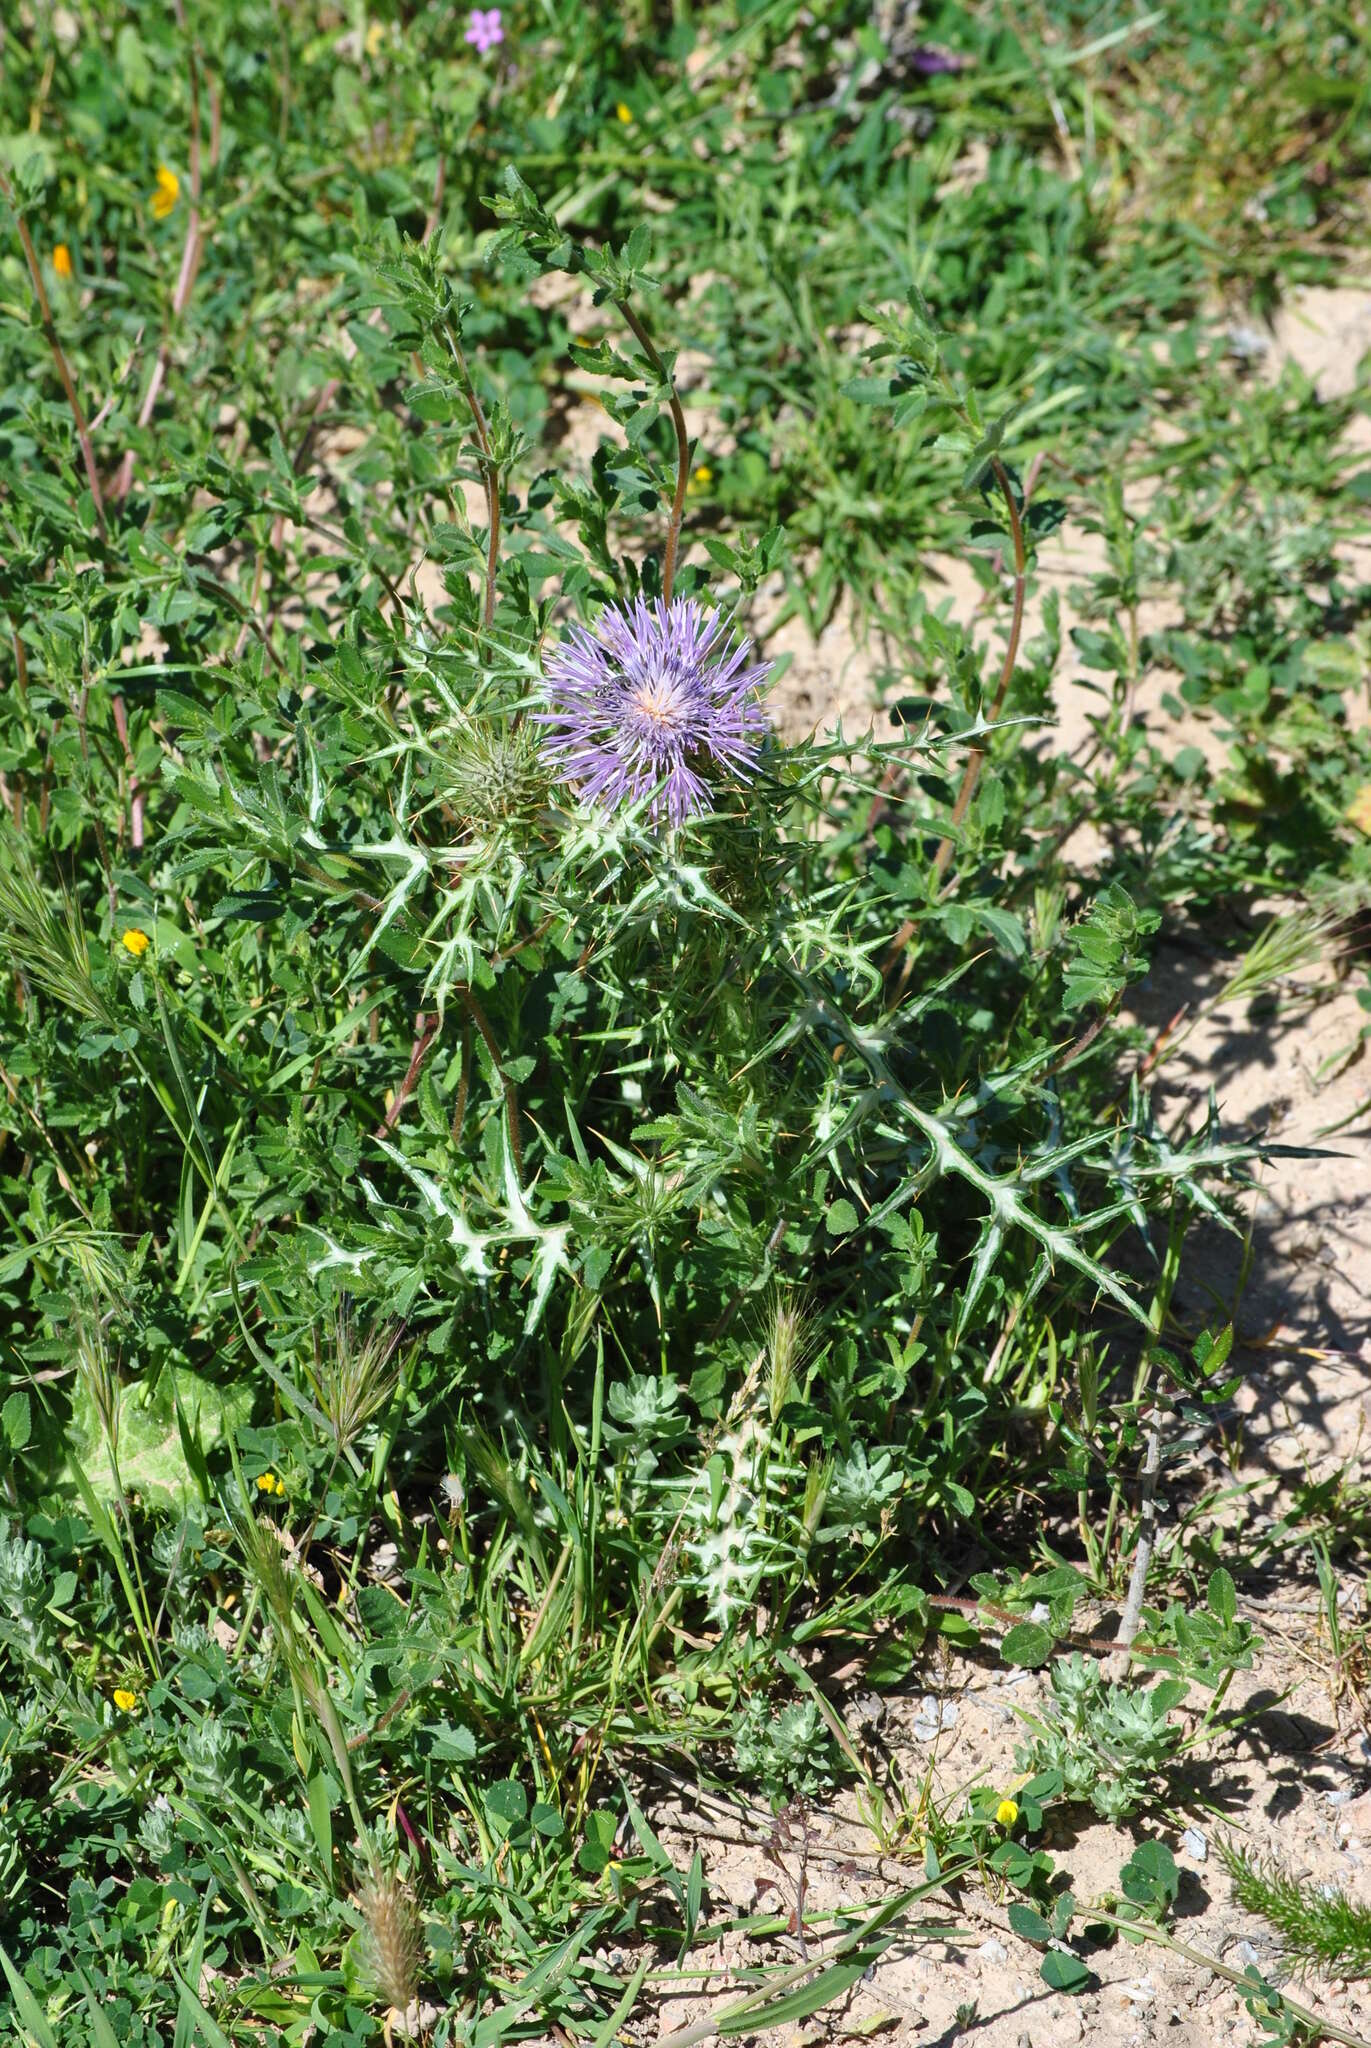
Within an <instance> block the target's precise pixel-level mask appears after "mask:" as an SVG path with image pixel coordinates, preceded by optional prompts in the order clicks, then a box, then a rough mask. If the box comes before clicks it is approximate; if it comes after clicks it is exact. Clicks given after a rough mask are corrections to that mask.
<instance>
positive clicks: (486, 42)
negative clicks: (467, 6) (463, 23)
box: [463, 7, 505, 57]
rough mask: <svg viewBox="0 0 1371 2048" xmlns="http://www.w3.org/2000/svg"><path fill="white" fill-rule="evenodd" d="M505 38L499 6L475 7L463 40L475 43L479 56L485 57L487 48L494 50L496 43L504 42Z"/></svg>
mask: <svg viewBox="0 0 1371 2048" xmlns="http://www.w3.org/2000/svg"><path fill="white" fill-rule="evenodd" d="M504 39H505V32H504V29H503V28H502V27H501V25H500V10H499V8H498V7H473V9H472V10H471V21H470V23H469V24H468V27H467V32H466V35H465V37H464V38H463V40H464V41H465V42H468V43H472V44H474V45H475V48H476V52H477V54H478V56H482V57H484V56H485V54H486V51H487V50H493V49H494V48H495V45H496V44H497V43H502V42H503V41H504Z"/></svg>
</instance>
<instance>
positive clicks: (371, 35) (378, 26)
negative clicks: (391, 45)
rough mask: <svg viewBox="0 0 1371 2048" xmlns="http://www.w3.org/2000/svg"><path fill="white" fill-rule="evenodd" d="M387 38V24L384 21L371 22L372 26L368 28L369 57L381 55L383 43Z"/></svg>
mask: <svg viewBox="0 0 1371 2048" xmlns="http://www.w3.org/2000/svg"><path fill="white" fill-rule="evenodd" d="M385 39H386V25H385V23H384V22H383V21H373V23H372V24H371V27H370V28H369V29H368V30H367V55H368V57H379V56H380V54H381V45H382V43H384V41H385Z"/></svg>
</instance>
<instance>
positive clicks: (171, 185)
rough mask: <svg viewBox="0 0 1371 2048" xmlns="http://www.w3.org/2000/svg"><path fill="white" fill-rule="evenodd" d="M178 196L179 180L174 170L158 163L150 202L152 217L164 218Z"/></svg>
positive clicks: (179, 195)
mask: <svg viewBox="0 0 1371 2048" xmlns="http://www.w3.org/2000/svg"><path fill="white" fill-rule="evenodd" d="M180 197H181V180H180V179H179V178H178V177H177V175H176V173H175V171H173V170H170V169H168V167H167V165H166V164H158V166H157V178H156V182H155V183H154V185H153V188H152V202H151V204H152V217H153V219H154V220H165V219H166V217H167V215H168V214H169V213H171V212H173V211H174V210H175V207H176V202H177V200H178V199H179V198H180Z"/></svg>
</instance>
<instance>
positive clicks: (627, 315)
mask: <svg viewBox="0 0 1371 2048" xmlns="http://www.w3.org/2000/svg"><path fill="white" fill-rule="evenodd" d="M614 303H615V305H616V306H617V307H618V308H619V311H620V312H621V313H622V314H623V316H624V319H625V320H626V321H627V322H628V326H629V330H630V332H631V333H632V335H633V339H634V340H635V341H636V342H637V344H638V346H639V348H640V349H641V350H642V352H643V354H644V355H645V356H646V357H647V359H648V361H649V363H651V365H652V367H653V369H654V371H655V372H656V374H657V376H658V377H659V378H660V379H661V381H662V383H663V384H664V385H665V386H666V392H667V403H668V405H669V406H670V407H671V424H672V425H673V427H675V429H676V491H675V495H674V496H673V498H672V500H671V517H670V519H669V520H668V521H667V529H666V549H665V552H664V553H663V555H662V598H663V601H664V602H665V603H666V604H670V603H671V593H672V590H673V588H674V587H675V583H676V553H677V550H678V548H679V547H680V544H681V522H682V520H683V519H684V518H685V499H686V484H687V482H688V481H689V477H690V436H689V435H688V434H687V432H686V420H685V414H684V412H683V411H682V410H681V401H680V399H679V398H678V397H677V396H676V386H675V383H674V381H673V380H672V378H671V376H670V375H669V373H668V371H667V367H666V364H665V363H664V362H663V361H662V358H661V357H660V355H658V353H657V349H656V346H655V344H654V342H653V339H652V336H651V335H650V334H649V333H648V331H647V328H646V327H645V326H644V325H643V323H642V321H641V320H640V319H639V318H638V315H637V314H636V313H635V312H634V310H633V308H632V306H630V305H629V303H628V300H627V299H616V300H615V301H614Z"/></svg>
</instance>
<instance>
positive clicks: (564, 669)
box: [537, 597, 771, 825]
mask: <svg viewBox="0 0 1371 2048" xmlns="http://www.w3.org/2000/svg"><path fill="white" fill-rule="evenodd" d="M728 642H729V630H728V621H727V620H726V619H725V617H724V615H723V613H722V612H720V611H708V612H707V611H705V610H703V609H702V607H701V606H700V605H699V604H697V603H696V601H695V599H694V598H690V597H678V598H676V599H674V600H673V602H672V603H671V604H664V603H663V602H662V600H661V598H658V599H657V600H656V601H655V603H654V604H652V605H651V606H648V605H647V604H646V603H644V601H643V599H642V598H641V597H639V598H635V599H634V601H633V603H632V604H631V605H629V606H628V607H627V609H624V608H623V607H621V606H619V605H608V606H606V608H605V610H604V611H603V612H602V613H601V615H600V619H599V622H598V625H597V627H596V630H595V632H594V633H589V632H587V630H586V628H585V627H584V626H573V627H572V628H571V630H570V632H569V633H568V634H567V637H566V639H565V640H563V642H562V644H561V646H560V647H559V648H558V649H557V650H556V652H555V653H554V654H553V656H552V658H551V660H550V661H549V662H548V667H547V697H548V709H547V710H546V711H543V712H539V713H538V714H537V715H538V720H539V723H540V724H542V725H544V726H546V727H547V728H548V732H547V738H546V741H545V748H546V751H547V752H548V753H549V754H550V755H551V756H552V757H553V759H554V760H555V761H556V763H557V765H558V767H559V768H560V770H561V772H562V774H563V775H565V776H566V778H567V780H568V781H569V782H572V783H574V784H575V786H576V788H577V790H578V791H579V792H580V794H581V796H583V797H585V798H587V799H588V800H590V801H593V802H595V803H601V804H604V805H606V806H607V807H608V808H610V809H613V808H614V807H615V806H617V805H619V804H624V803H636V802H637V801H638V799H639V798H641V797H646V796H651V797H652V799H653V800H652V807H651V811H650V816H651V817H652V818H653V819H654V820H655V819H657V818H660V817H661V816H662V815H663V814H665V816H666V819H667V822H668V823H669V824H671V825H679V824H680V823H681V822H682V820H683V819H685V818H689V817H692V816H696V815H698V814H699V813H700V812H702V811H707V810H708V809H709V808H710V787H709V782H708V781H707V779H706V774H705V772H704V771H706V770H707V769H708V767H709V764H710V763H711V762H714V763H716V764H717V765H718V766H719V767H721V768H724V769H726V770H729V771H730V772H731V773H732V774H734V775H736V776H740V777H741V778H742V780H744V781H746V780H747V779H748V777H749V776H750V774H751V772H752V770H753V769H754V768H755V767H756V764H757V757H758V754H759V753H760V751H761V743H762V739H763V736H764V735H765V733H766V730H767V721H766V714H765V712H764V711H763V710H762V707H761V705H760V704H759V703H758V702H757V694H756V693H757V691H758V689H759V688H760V686H761V685H762V683H764V682H765V680H766V678H767V676H768V674H769V673H770V669H771V664H770V663H769V662H751V663H750V662H749V656H750V655H751V653H752V642H751V641H750V640H742V641H740V642H739V643H738V645H737V646H736V647H733V648H732V649H730V647H729V644H728Z"/></svg>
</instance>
